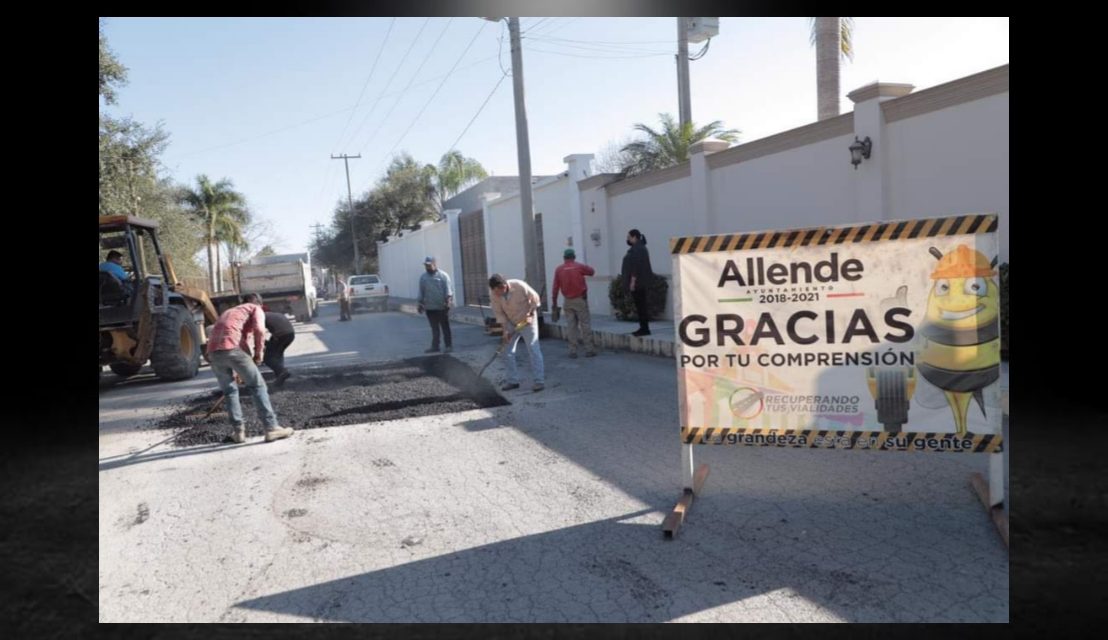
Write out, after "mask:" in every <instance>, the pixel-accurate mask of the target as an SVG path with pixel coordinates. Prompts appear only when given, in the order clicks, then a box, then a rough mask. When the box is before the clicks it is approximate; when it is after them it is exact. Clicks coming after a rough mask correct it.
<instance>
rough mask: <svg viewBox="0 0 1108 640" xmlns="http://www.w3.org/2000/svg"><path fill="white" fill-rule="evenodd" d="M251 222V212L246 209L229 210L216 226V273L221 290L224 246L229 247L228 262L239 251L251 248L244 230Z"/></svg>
mask: <svg viewBox="0 0 1108 640" xmlns="http://www.w3.org/2000/svg"><path fill="white" fill-rule="evenodd" d="M249 223H250V212H249V211H247V210H246V209H236V210H232V211H229V212H228V215H225V216H222V217H220V218H219V221H218V222H217V223H216V228H215V239H216V244H215V273H216V284H218V285H219V291H223V290H224V282H223V262H222V260H221V256H220V249H221V247H222V246H224V245H225V246H226V247H227V263H228V264H230V263H231V262H233V261H234V260H235V259H236V258H238V257H239V253H240V252H242V251H245V250H247V249H249V248H250V243H249V242H248V241H247V240H246V235H245V233H244V230H245V228H246V225H248V224H249Z"/></svg>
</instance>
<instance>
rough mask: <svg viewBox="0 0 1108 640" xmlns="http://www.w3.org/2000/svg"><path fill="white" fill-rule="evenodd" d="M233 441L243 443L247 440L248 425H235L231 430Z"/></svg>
mask: <svg viewBox="0 0 1108 640" xmlns="http://www.w3.org/2000/svg"><path fill="white" fill-rule="evenodd" d="M231 442H234V443H235V444H242V443H244V442H246V425H241V424H240V425H238V426H236V427H233V429H232V431H231Z"/></svg>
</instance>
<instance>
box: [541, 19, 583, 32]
mask: <svg viewBox="0 0 1108 640" xmlns="http://www.w3.org/2000/svg"><path fill="white" fill-rule="evenodd" d="M580 19H581V17H580V16H578V17H576V18H570V19H569V20H566V21H565V22H563V23H562V24H560V25H558V26H556V27H554V28H553V29H549V30H547V32H546V33H544V34H543V35H544V36H549V35H550V34H552V33H554V32H555V31H560V30H562V29H564V28H565V27H568V26H569V25H571V24H573V23H574V22H577V21H578V20H580Z"/></svg>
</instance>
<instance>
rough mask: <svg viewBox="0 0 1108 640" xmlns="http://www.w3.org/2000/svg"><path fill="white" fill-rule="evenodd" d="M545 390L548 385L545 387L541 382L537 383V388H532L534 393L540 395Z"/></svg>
mask: <svg viewBox="0 0 1108 640" xmlns="http://www.w3.org/2000/svg"><path fill="white" fill-rule="evenodd" d="M545 388H546V385H544V384H543V383H541V382H536V383H535V386H533V387H531V391H534V392H535V393H538V392H540V391H542V390H543V389H545Z"/></svg>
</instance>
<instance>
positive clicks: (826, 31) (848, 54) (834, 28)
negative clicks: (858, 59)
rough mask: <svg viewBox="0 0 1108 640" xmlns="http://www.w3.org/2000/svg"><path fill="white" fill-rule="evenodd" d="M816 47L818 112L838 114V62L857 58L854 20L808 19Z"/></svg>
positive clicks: (822, 115)
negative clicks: (855, 56) (855, 53)
mask: <svg viewBox="0 0 1108 640" xmlns="http://www.w3.org/2000/svg"><path fill="white" fill-rule="evenodd" d="M809 20H810V22H811V43H812V44H813V45H815V47H816V113H817V115H818V118H819V119H820V120H826V119H828V118H834V117H835V116H837V115H839V61H840V60H841V59H842V58H847V59H850V60H853V59H854V18H809Z"/></svg>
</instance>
